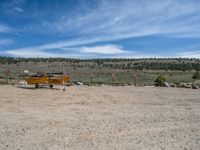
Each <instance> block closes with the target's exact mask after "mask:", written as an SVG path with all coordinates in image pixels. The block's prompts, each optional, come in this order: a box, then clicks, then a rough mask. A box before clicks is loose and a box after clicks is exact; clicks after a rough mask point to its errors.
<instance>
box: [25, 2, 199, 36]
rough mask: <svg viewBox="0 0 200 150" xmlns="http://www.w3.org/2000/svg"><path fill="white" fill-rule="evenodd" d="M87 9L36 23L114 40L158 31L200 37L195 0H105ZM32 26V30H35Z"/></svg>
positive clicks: (49, 28)
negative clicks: (82, 12)
mask: <svg viewBox="0 0 200 150" xmlns="http://www.w3.org/2000/svg"><path fill="white" fill-rule="evenodd" d="M80 7H81V6H80ZM82 9H83V8H82ZM84 10H87V11H86V12H85V13H84V14H80V13H75V14H73V15H72V16H71V17H70V16H69V15H68V14H62V16H60V15H58V16H57V18H55V19H54V20H55V21H52V20H42V21H41V22H39V23H38V24H35V25H36V26H39V28H40V30H39V31H41V32H43V31H45V32H46V33H51V34H52V33H56V34H57V33H60V34H66V33H70V32H75V33H76V34H77V35H81V36H84V35H104V36H109V37H110V39H112V38H114V36H118V37H119V38H120V39H122V38H127V36H128V37H138V36H146V35H154V34H168V35H170V36H182V37H183V36H185V37H187V35H189V36H191V35H194V36H200V30H199V27H200V23H199V19H200V15H198V14H200V3H198V2H196V1H194V0H191V1H188V0H165V1H160V0H155V1H151V0H141V1H133V0H126V1H110V0H108V1H105V0H102V1H100V2H99V3H98V5H97V6H96V7H95V8H93V9H91V8H90V7H88V8H85V7H84ZM193 14H195V15H193ZM189 16H190V17H189ZM30 26H31V25H30ZM31 27H32V28H30V27H29V28H28V29H32V30H34V27H33V26H31ZM37 29H38V28H37ZM43 29H45V30H43ZM112 35H114V36H112Z"/></svg>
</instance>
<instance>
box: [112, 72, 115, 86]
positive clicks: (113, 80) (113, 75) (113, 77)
mask: <svg viewBox="0 0 200 150" xmlns="http://www.w3.org/2000/svg"><path fill="white" fill-rule="evenodd" d="M111 78H112V86H113V85H114V82H115V74H114V73H112V74H111Z"/></svg>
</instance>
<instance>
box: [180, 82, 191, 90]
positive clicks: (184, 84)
mask: <svg viewBox="0 0 200 150" xmlns="http://www.w3.org/2000/svg"><path fill="white" fill-rule="evenodd" d="M180 87H182V88H188V89H190V88H192V86H191V85H189V84H186V83H182V84H180Z"/></svg>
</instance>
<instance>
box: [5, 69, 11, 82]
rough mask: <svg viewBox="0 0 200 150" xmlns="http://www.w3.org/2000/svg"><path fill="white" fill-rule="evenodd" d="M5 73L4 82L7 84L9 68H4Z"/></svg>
mask: <svg viewBox="0 0 200 150" xmlns="http://www.w3.org/2000/svg"><path fill="white" fill-rule="evenodd" d="M5 75H6V84H8V76H9V75H10V70H9V69H6V70H5Z"/></svg>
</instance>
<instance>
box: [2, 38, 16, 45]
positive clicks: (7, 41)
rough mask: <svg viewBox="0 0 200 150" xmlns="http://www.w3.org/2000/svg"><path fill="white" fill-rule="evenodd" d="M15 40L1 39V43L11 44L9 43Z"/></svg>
mask: <svg viewBox="0 0 200 150" xmlns="http://www.w3.org/2000/svg"><path fill="white" fill-rule="evenodd" d="M13 43H14V41H13V40H11V39H0V45H9V44H13Z"/></svg>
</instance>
